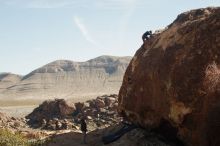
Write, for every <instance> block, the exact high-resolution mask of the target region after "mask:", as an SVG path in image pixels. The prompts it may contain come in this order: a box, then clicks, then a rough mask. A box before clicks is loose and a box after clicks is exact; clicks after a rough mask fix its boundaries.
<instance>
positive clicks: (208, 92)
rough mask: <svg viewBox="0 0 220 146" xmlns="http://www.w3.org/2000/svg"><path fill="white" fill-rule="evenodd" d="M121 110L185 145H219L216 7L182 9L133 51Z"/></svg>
mask: <svg viewBox="0 0 220 146" xmlns="http://www.w3.org/2000/svg"><path fill="white" fill-rule="evenodd" d="M119 112H120V113H121V114H122V115H124V116H126V117H127V118H128V119H130V120H131V121H133V122H134V123H137V124H140V125H141V126H144V127H148V128H149V127H150V128H154V129H158V128H159V130H160V132H161V133H164V135H167V136H168V135H171V136H175V137H178V138H180V139H181V140H182V141H183V142H184V143H185V145H188V146H196V145H198V146H217V145H218V146H219V145H220V139H219V133H220V8H219V7H217V8H206V9H197V10H192V11H189V12H185V13H183V14H180V15H179V16H178V17H177V19H176V20H175V21H174V22H173V23H172V24H170V25H169V26H168V27H167V28H166V29H165V30H163V31H162V32H160V33H157V34H154V35H153V36H152V37H151V38H150V39H149V40H147V41H146V42H145V43H144V45H142V47H141V48H140V49H139V50H138V51H137V52H136V54H135V56H134V57H133V59H132V61H131V62H130V64H129V66H128V68H127V71H126V73H125V76H124V80H123V84H122V87H121V89H120V92H119Z"/></svg>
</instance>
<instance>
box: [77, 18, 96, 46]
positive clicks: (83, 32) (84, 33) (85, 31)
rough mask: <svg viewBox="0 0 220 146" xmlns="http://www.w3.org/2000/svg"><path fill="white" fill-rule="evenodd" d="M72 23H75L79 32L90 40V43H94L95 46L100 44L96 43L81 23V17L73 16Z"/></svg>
mask: <svg viewBox="0 0 220 146" xmlns="http://www.w3.org/2000/svg"><path fill="white" fill-rule="evenodd" d="M74 23H75V25H76V26H77V27H78V28H79V30H80V32H81V34H82V35H83V37H84V38H85V39H86V40H87V41H88V42H90V43H91V44H93V45H95V46H98V47H99V46H100V45H99V43H97V42H96V41H95V40H94V39H93V38H92V37H91V35H90V34H89V32H88V30H87V28H86V26H85V25H84V24H83V22H82V21H81V19H80V18H79V17H77V16H74Z"/></svg>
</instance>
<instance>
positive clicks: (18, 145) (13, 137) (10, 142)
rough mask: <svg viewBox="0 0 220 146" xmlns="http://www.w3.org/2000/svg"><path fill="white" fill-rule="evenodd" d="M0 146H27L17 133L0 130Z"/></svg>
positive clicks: (25, 141)
mask: <svg viewBox="0 0 220 146" xmlns="http://www.w3.org/2000/svg"><path fill="white" fill-rule="evenodd" d="M0 146H28V143H27V140H26V139H25V138H24V137H23V136H22V135H20V134H19V133H15V134H14V133H12V132H10V131H9V130H7V129H0Z"/></svg>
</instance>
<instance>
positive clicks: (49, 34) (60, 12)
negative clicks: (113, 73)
mask: <svg viewBox="0 0 220 146" xmlns="http://www.w3.org/2000/svg"><path fill="white" fill-rule="evenodd" d="M208 6H220V0H153V1H148V0H0V51H1V54H0V72H12V73H16V74H22V75H25V74H27V73H29V72H30V71H32V70H33V69H36V68H38V67H41V66H42V65H45V64H47V63H49V62H51V61H54V60H58V59H68V60H74V61H85V60H88V59H91V58H94V57H97V56H100V55H116V56H132V55H134V53H135V52H136V50H137V49H138V48H139V47H140V46H141V43H142V40H141V35H142V34H143V33H144V32H145V31H146V30H156V29H161V28H164V27H166V26H167V25H168V24H170V23H171V22H172V21H173V20H174V19H175V18H176V16H177V15H178V14H179V13H181V12H184V11H187V10H190V9H196V8H202V7H208Z"/></svg>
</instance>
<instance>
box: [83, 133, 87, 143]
mask: <svg viewBox="0 0 220 146" xmlns="http://www.w3.org/2000/svg"><path fill="white" fill-rule="evenodd" d="M83 143H84V144H86V132H85V131H83Z"/></svg>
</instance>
